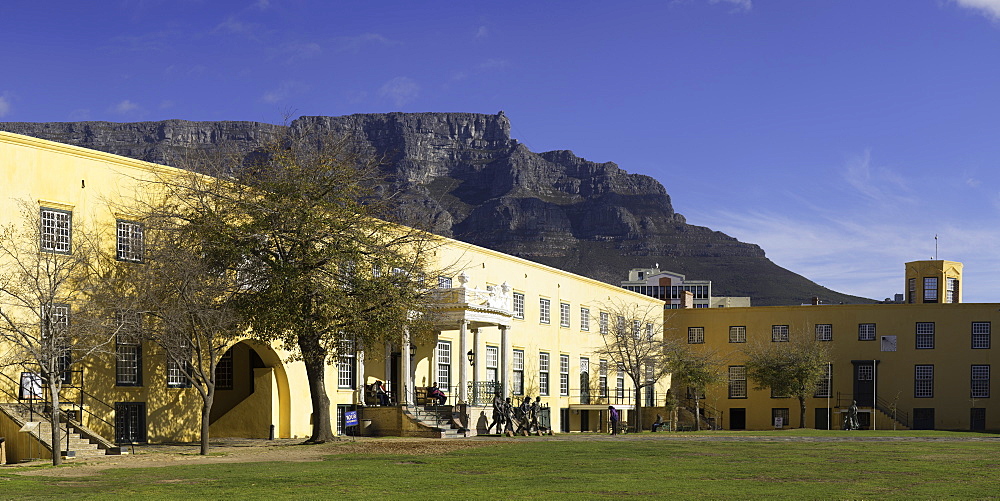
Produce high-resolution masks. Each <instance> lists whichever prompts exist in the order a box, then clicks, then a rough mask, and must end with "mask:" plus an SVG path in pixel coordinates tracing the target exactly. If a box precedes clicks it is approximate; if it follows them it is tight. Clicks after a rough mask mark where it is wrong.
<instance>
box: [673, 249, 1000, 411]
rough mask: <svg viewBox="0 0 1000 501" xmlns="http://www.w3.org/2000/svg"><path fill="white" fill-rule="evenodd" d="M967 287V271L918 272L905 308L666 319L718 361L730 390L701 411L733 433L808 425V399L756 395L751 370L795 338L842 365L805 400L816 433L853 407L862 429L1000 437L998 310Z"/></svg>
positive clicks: (717, 392) (679, 314)
mask: <svg viewBox="0 0 1000 501" xmlns="http://www.w3.org/2000/svg"><path fill="white" fill-rule="evenodd" d="M961 278H962V264H961V263H958V262H954V261H943V260H932V261H914V262H910V263H906V267H905V280H906V284H907V302H906V303H905V304H868V305H804V306H765V307H754V308H725V309H723V310H716V311H708V310H699V309H686V310H678V311H675V312H671V313H670V314H668V316H667V322H668V323H669V324H670V325H668V328H667V329H666V332H668V335H673V336H677V339H678V340H681V341H683V342H686V343H688V344H689V346H691V347H692V348H694V349H697V350H707V351H714V352H715V353H717V354H718V355H719V358H720V360H722V362H723V363H722V365H723V371H724V373H725V375H726V381H725V382H723V383H722V384H719V385H716V386H714V387H712V388H710V389H709V391H707V392H706V395H707V396H706V398H705V400H704V402H703V405H704V407H707V408H708V409H709V414H710V415H713V416H714V417H715V418H716V419H717V420H718V421H719V422H721V423H722V426H723V427H724V428H726V429H733V430H741V429H748V430H763V429H771V428H773V427H774V423H775V418H776V417H781V418H783V419H782V421H783V427H789V425H792V426H798V423H799V412H800V411H799V404H798V400H797V399H794V398H783V397H781V396H774V395H771V393H770V392H769V391H768V390H756V389H754V384H753V382H752V381H749V380H748V379H747V376H746V368H745V366H744V362H743V360H744V359H745V355H744V351H743V350H744V348H745V347H746V346H748V345H751V344H754V343H756V344H765V345H774V344H777V343H783V342H788V341H789V339H794V338H795V337H807V338H810V339H815V340H816V342H819V343H828V344H829V348H830V352H831V354H832V356H831V358H830V365H829V367H828V371H827V373H828V380H827V381H825V382H824V384H822V385H821V387H820V388H819V389H818V390H817V391H816V394H815V395H814V396H813V397H812V398H809V399H808V401H807V411H806V412H807V415H806V426H807V427H815V428H818V429H826V428H828V427H829V428H832V429H839V428H841V425H842V423H843V417H844V413H845V412H846V410H847V408H848V407H849V406H850V405H851V402H852V400H853V401H857V403H858V406H859V408H860V421H861V426H862V428H871V427H872V426H873V425H874V426H875V427H876V428H878V429H907V428H909V429H946V430H984V429H993V430H995V429H1000V404H998V403H997V398H994V397H993V396H992V380H993V374H994V372H995V371H993V362H994V356H993V354H994V353H995V352H994V350H993V346H992V326H993V323H994V322H998V321H1000V304H998V303H981V304H970V303H962V301H961V290H960V289H959V284H960V283H961ZM998 370H1000V366H998Z"/></svg>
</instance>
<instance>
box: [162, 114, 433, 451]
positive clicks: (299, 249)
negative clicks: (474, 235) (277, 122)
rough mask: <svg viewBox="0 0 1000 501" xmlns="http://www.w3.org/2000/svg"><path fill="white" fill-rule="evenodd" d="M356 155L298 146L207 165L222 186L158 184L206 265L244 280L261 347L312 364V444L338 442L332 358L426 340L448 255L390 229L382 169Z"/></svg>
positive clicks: (243, 307)
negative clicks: (438, 271) (433, 294)
mask: <svg viewBox="0 0 1000 501" xmlns="http://www.w3.org/2000/svg"><path fill="white" fill-rule="evenodd" d="M347 144H349V143H348V142H346V141H344V140H341V139H336V138H330V137H328V136H321V135H315V134H309V133H302V134H296V135H287V136H283V137H281V138H279V139H278V140H276V141H275V142H272V143H270V144H268V145H267V146H266V147H264V148H262V149H260V150H258V151H256V152H254V153H253V154H252V155H250V156H248V157H238V156H234V157H231V159H229V160H223V161H216V162H201V165H200V166H199V169H200V170H201V171H202V172H206V173H208V174H212V175H211V176H204V175H199V174H193V173H192V174H175V175H172V176H170V177H161V178H160V179H159V180H158V181H157V184H158V185H159V187H160V188H161V189H164V190H165V192H166V194H167V195H168V196H169V198H170V199H172V200H175V201H176V203H175V205H174V207H173V213H172V214H170V215H171V216H172V217H174V218H176V219H177V220H180V221H183V222H184V224H185V225H187V227H188V229H189V230H190V231H191V234H193V235H196V236H197V238H198V240H199V242H200V248H201V251H202V256H203V258H204V259H205V260H206V261H207V262H208V263H210V264H211V265H212V266H214V267H216V268H217V269H219V270H225V271H226V272H228V273H233V274H234V276H236V277H237V279H238V282H239V283H238V293H237V294H235V295H234V297H233V298H232V302H231V305H232V306H233V307H234V308H235V310H234V311H236V312H238V313H239V314H240V315H241V316H242V317H243V318H244V319H245V320H246V321H247V322H248V324H249V326H250V330H251V332H252V333H253V335H254V336H257V337H259V338H260V339H262V340H265V341H269V342H278V343H281V344H282V345H283V346H284V347H285V348H286V349H288V350H289V351H290V352H292V353H293V356H295V357H298V359H300V360H302V362H303V363H304V365H305V369H306V375H307V378H308V381H309V389H310V395H311V399H312V408H313V420H312V422H313V430H312V434H311V436H310V437H309V439H308V440H307V443H322V442H325V441H328V440H331V439H333V438H334V433H333V429H332V427H331V421H332V420H331V411H330V400H329V397H328V395H327V392H326V381H325V369H326V365H327V364H328V363H332V362H333V361H335V360H336V357H335V356H331V355H335V354H336V353H337V351H338V350H339V349H342V347H344V346H351V347H352V348H351V349H356V350H365V349H367V348H374V347H378V348H381V347H383V346H384V345H385V343H386V342H389V341H392V342H397V343H398V342H399V341H400V340H401V338H402V333H403V331H404V329H408V330H409V331H410V332H411V333H413V334H414V335H419V334H420V333H421V332H424V331H425V329H423V328H422V327H423V322H424V321H425V320H426V317H425V316H424V315H421V312H423V311H425V310H426V303H427V301H428V298H429V295H428V292H429V289H428V287H427V286H426V282H425V276H426V275H427V274H428V273H429V272H428V270H427V268H428V258H429V257H430V250H431V249H432V248H433V247H434V246H436V245H438V239H436V238H434V237H432V236H431V235H430V234H428V233H425V232H422V231H419V230H417V229H412V228H409V227H405V226H400V225H398V224H394V223H392V222H391V221H390V220H389V218H390V215H391V214H392V211H391V209H392V206H391V203H389V202H390V200H391V197H390V196H389V194H386V193H384V192H383V191H381V186H382V184H381V182H380V181H381V179H379V177H378V170H377V162H375V161H374V160H371V159H367V158H364V157H362V156H359V155H356V154H354V152H352V151H351V150H350V149H349V148H348V147H347V146H346V145H347ZM345 340H351V341H353V342H351V343H342V341H345Z"/></svg>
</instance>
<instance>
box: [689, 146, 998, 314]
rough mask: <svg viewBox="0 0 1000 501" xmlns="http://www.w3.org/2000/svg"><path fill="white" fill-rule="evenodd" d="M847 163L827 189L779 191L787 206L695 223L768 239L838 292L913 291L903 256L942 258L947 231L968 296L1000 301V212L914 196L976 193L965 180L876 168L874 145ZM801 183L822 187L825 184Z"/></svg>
mask: <svg viewBox="0 0 1000 501" xmlns="http://www.w3.org/2000/svg"><path fill="white" fill-rule="evenodd" d="M841 169H842V173H843V176H842V177H841V178H840V181H839V182H837V181H836V178H834V181H833V182H825V184H824V186H823V189H822V191H821V192H820V193H821V195H820V196H808V197H802V198H798V197H795V196H793V195H789V194H787V193H774V196H773V197H772V198H773V199H774V200H780V203H779V204H772V205H766V204H768V203H769V202H767V201H762V202H760V204H761V205H760V207H761V208H758V209H756V210H754V208H753V207H748V208H747V210H734V209H728V210H708V211H705V212H704V213H699V212H698V211H682V212H685V214H686V215H687V217H688V221H689V222H692V224H698V225H705V226H708V227H710V228H712V229H715V230H719V231H722V232H724V233H727V234H729V235H731V236H734V237H736V238H738V239H739V240H741V241H744V242H752V243H755V244H758V245H760V246H761V247H762V248H763V249H764V250H765V251H766V252H767V256H768V258H770V259H771V260H772V261H774V262H775V263H776V264H778V265H779V266H782V267H784V268H787V269H789V270H791V271H794V272H795V273H799V274H801V275H803V276H805V277H807V278H809V279H810V280H813V281H815V282H817V283H819V284H821V285H824V286H826V287H829V288H831V289H833V290H835V291H839V292H844V293H847V294H853V295H858V296H863V297H868V298H873V299H884V298H886V297H892V295H893V294H895V293H900V292H903V290H902V289H903V263H906V262H908V261H915V260H924V259H933V258H934V256H935V240H934V235H935V234H937V235H938V236H939V237H940V238H939V240H938V243H939V246H940V252H939V254H938V256H939V257H940V258H941V259H949V260H954V261H961V262H963V263H965V270H966V276H965V284H963V288H964V295H965V300H966V301H968V302H998V301H1000V297H998V293H997V292H996V291H997V290H1000V261H997V259H996V256H995V251H994V249H996V248H997V246H1000V228H998V227H996V225H995V224H993V221H994V218H995V216H994V215H993V214H992V213H986V214H975V213H969V212H966V211H958V212H947V213H946V212H945V211H942V210H941V207H940V206H939V205H938V204H935V203H927V199H926V198H924V199H921V198H920V197H918V196H916V195H914V193H929V192H934V193H937V195H936V196H935V199H940V200H950V199H955V198H961V197H963V196H965V197H968V193H967V190H968V187H967V186H965V184H964V183H954V185H942V184H941V183H940V178H939V177H935V176H931V177H929V178H927V179H919V178H913V179H911V180H910V182H909V183H903V182H902V181H901V179H900V178H901V176H899V175H898V174H897V173H895V171H893V170H891V169H888V168H884V167H881V168H876V167H874V166H873V162H872V157H871V154H870V153H869V152H865V153H864V154H863V155H860V156H858V157H857V158H855V159H852V160H850V161H848V162H846V163H845V164H844V165H843V166H842V167H841ZM801 191H803V192H809V193H813V195H816V192H815V190H808V189H802V190H801ZM993 201H994V202H995V203H996V204H997V205H998V206H1000V193H994V195H993ZM804 299H805V298H804Z"/></svg>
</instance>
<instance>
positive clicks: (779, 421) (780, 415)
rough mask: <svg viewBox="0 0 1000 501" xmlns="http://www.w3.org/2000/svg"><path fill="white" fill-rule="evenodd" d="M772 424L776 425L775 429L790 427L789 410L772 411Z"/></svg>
mask: <svg viewBox="0 0 1000 501" xmlns="http://www.w3.org/2000/svg"><path fill="white" fill-rule="evenodd" d="M771 422H772V423H774V427H775V428H783V427H785V426H788V408H787V407H785V408H783V409H771Z"/></svg>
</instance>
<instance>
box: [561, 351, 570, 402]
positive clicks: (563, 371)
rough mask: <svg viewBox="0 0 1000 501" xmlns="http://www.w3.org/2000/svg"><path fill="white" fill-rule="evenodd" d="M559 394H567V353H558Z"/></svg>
mask: <svg viewBox="0 0 1000 501" xmlns="http://www.w3.org/2000/svg"><path fill="white" fill-rule="evenodd" d="M559 394H560V395H569V355H559Z"/></svg>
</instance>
